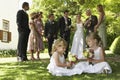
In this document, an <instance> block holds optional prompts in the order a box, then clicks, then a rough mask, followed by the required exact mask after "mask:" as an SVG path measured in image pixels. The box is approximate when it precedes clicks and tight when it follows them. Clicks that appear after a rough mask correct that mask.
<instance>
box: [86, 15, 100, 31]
mask: <svg viewBox="0 0 120 80" xmlns="http://www.w3.org/2000/svg"><path fill="white" fill-rule="evenodd" d="M86 21H89V23H87V24H86V25H84V26H85V28H86V29H87V32H89V31H90V32H94V27H95V25H96V24H97V23H98V19H97V16H95V15H91V16H90V17H89V18H87V19H86Z"/></svg>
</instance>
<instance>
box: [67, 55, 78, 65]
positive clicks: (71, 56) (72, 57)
mask: <svg viewBox="0 0 120 80" xmlns="http://www.w3.org/2000/svg"><path fill="white" fill-rule="evenodd" d="M77 60H78V59H77V56H76V55H72V54H71V53H70V54H69V55H68V61H69V62H70V63H71V66H74V64H75V63H76V61H77Z"/></svg>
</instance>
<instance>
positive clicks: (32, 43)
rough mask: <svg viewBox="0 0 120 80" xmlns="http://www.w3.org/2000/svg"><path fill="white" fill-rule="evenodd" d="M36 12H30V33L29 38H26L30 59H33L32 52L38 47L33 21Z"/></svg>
mask: <svg viewBox="0 0 120 80" xmlns="http://www.w3.org/2000/svg"><path fill="white" fill-rule="evenodd" d="M36 15H37V14H36V13H35V12H33V13H31V14H30V17H31V21H30V30H31V31H30V35H29V39H28V52H29V53H30V54H31V58H30V59H31V60H35V58H34V53H35V52H36V51H37V49H38V47H37V44H38V43H37V42H38V41H37V36H38V33H37V29H36V26H35V22H34V20H35V19H36Z"/></svg>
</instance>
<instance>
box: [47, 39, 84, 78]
mask: <svg viewBox="0 0 120 80" xmlns="http://www.w3.org/2000/svg"><path fill="white" fill-rule="evenodd" d="M66 47H67V43H66V41H65V40H64V39H62V38H60V39H57V40H55V41H54V44H53V46H52V56H51V58H50V63H49V65H48V67H47V69H48V70H49V72H50V73H51V74H52V75H55V76H72V75H75V74H81V73H82V70H81V69H78V68H76V69H75V68H73V69H67V67H71V63H70V62H68V63H67V62H66V61H65V57H64V52H65V50H66Z"/></svg>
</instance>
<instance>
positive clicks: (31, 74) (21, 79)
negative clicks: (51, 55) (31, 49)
mask: <svg viewBox="0 0 120 80" xmlns="http://www.w3.org/2000/svg"><path fill="white" fill-rule="evenodd" d="M107 59H108V60H107V61H108V62H109V64H110V65H111V67H112V70H113V73H112V74H81V75H74V76H62V77H58V76H52V75H51V74H50V73H48V71H47V69H46V67H47V65H48V63H49V59H42V60H40V61H28V62H12V63H0V80H119V79H120V69H119V67H120V55H117V56H116V55H110V54H109V55H107Z"/></svg>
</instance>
